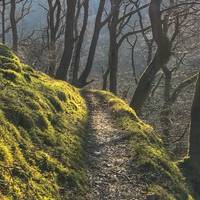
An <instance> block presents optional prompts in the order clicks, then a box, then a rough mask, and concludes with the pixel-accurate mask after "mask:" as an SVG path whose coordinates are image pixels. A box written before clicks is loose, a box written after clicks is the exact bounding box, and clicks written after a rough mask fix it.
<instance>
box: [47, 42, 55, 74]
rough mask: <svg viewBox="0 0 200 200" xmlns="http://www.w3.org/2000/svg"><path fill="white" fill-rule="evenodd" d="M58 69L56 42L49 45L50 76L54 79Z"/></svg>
mask: <svg viewBox="0 0 200 200" xmlns="http://www.w3.org/2000/svg"><path fill="white" fill-rule="evenodd" d="M55 68H56V42H53V41H51V43H50V45H49V72H48V73H49V75H50V76H52V77H54V75H55Z"/></svg>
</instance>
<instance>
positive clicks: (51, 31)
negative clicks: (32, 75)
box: [48, 0, 61, 77]
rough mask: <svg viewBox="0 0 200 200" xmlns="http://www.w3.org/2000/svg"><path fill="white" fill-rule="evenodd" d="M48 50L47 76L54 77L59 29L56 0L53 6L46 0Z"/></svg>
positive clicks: (58, 1)
mask: <svg viewBox="0 0 200 200" xmlns="http://www.w3.org/2000/svg"><path fill="white" fill-rule="evenodd" d="M48 6H49V14H48V35H49V41H48V50H49V71H48V73H49V75H50V76H52V77H54V75H55V68H56V36H57V34H58V31H59V27H60V18H61V4H60V0H56V1H55V3H54V4H53V1H52V0H48Z"/></svg>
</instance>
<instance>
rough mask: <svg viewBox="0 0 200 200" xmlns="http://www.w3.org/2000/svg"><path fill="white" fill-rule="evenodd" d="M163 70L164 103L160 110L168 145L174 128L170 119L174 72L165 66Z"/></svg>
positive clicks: (165, 139)
mask: <svg viewBox="0 0 200 200" xmlns="http://www.w3.org/2000/svg"><path fill="white" fill-rule="evenodd" d="M163 72H164V74H165V86H164V103H163V107H162V109H161V112H160V122H161V127H162V133H163V137H164V142H165V143H166V144H167V145H168V144H169V143H170V131H171V128H172V123H171V120H170V115H171V111H172V110H171V107H172V104H173V102H171V100H170V96H171V94H170V91H171V80H172V72H171V71H170V70H169V69H168V68H167V67H163Z"/></svg>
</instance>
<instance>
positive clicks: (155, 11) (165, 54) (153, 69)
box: [130, 0, 171, 114]
mask: <svg viewBox="0 0 200 200" xmlns="http://www.w3.org/2000/svg"><path fill="white" fill-rule="evenodd" d="M160 6H161V0H152V1H151V3H150V7H149V16H150V19H151V26H152V33H153V38H154V40H155V42H156V44H157V46H158V49H157V52H156V54H155V56H154V58H153V60H152V61H151V63H150V64H149V66H148V67H147V68H146V70H145V71H144V73H143V74H142V76H141V78H140V80H139V83H138V86H137V88H136V90H135V93H134V95H133V98H132V100H131V103H130V106H131V107H132V108H134V109H135V111H136V112H137V113H138V114H140V112H141V109H142V107H143V105H144V103H145V101H146V99H147V98H148V96H149V93H150V89H151V86H152V83H153V81H154V78H155V75H156V74H157V72H158V71H159V70H160V69H161V67H162V66H164V65H166V64H167V63H168V61H169V58H170V49H171V46H170V42H169V40H168V38H167V36H166V35H165V33H164V31H163V28H162V20H161V12H160Z"/></svg>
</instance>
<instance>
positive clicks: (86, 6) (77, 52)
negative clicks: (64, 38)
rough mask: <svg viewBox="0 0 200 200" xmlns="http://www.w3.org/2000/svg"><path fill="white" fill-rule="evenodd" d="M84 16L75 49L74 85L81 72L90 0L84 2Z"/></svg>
mask: <svg viewBox="0 0 200 200" xmlns="http://www.w3.org/2000/svg"><path fill="white" fill-rule="evenodd" d="M83 7H84V18H83V26H82V29H81V32H80V35H79V38H78V42H77V45H76V49H75V61H74V68H73V78H72V83H73V84H74V85H77V82H78V72H79V67H80V57H81V48H82V44H83V40H84V36H85V32H86V29H87V22H88V14H89V13H88V12H89V0H85V1H84V4H83Z"/></svg>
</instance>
